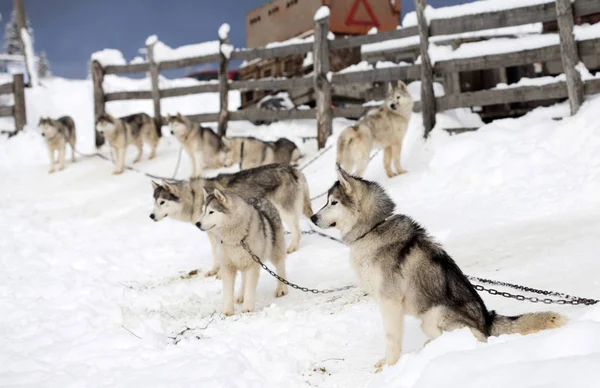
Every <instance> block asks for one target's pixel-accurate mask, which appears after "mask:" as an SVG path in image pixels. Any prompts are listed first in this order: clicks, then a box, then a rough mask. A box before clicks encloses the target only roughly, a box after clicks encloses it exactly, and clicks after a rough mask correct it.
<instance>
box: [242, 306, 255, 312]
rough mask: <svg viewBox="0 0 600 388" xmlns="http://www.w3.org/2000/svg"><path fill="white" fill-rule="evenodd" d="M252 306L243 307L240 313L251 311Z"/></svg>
mask: <svg viewBox="0 0 600 388" xmlns="http://www.w3.org/2000/svg"><path fill="white" fill-rule="evenodd" d="M252 310H254V308H252V307H244V308H242V313H251V312H252Z"/></svg>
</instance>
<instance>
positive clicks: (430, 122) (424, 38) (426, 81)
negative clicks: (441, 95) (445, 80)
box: [415, 0, 436, 137]
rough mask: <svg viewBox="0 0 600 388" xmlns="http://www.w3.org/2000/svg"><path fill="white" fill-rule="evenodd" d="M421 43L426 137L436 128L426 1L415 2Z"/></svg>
mask: <svg viewBox="0 0 600 388" xmlns="http://www.w3.org/2000/svg"><path fill="white" fill-rule="evenodd" d="M415 10H416V11H417V22H418V27H419V37H420V42H421V105H422V109H423V125H424V126H425V133H424V136H425V137H427V136H428V135H429V132H431V130H432V129H433V127H434V126H435V112H436V106H435V95H434V94H433V69H432V67H431V61H430V60H429V25H428V24H427V19H426V18H425V0H415Z"/></svg>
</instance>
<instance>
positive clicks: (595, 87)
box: [583, 79, 600, 95]
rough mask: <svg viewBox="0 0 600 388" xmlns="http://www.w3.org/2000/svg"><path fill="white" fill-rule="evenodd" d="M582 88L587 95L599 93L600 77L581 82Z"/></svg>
mask: <svg viewBox="0 0 600 388" xmlns="http://www.w3.org/2000/svg"><path fill="white" fill-rule="evenodd" d="M583 90H584V91H585V94H587V95H589V94H597V93H600V79H591V80H587V81H585V83H584V84H583Z"/></svg>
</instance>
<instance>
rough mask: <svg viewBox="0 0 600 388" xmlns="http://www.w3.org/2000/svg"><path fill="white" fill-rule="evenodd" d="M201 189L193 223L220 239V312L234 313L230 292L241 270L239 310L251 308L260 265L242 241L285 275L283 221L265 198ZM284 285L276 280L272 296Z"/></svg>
mask: <svg viewBox="0 0 600 388" xmlns="http://www.w3.org/2000/svg"><path fill="white" fill-rule="evenodd" d="M203 192H204V211H203V212H202V216H201V217H200V221H198V222H196V226H197V227H198V228H199V229H200V230H202V231H204V232H210V233H214V234H215V235H216V236H217V237H218V239H219V241H220V244H219V250H218V255H219V261H220V262H221V264H222V268H221V277H222V278H223V314H225V315H233V293H234V285H235V276H236V274H237V271H241V272H242V288H241V289H240V292H239V294H238V297H237V298H236V301H237V302H238V303H244V305H243V310H242V312H245V313H247V312H250V311H252V310H254V302H255V299H256V298H255V296H256V286H257V284H258V278H259V276H260V266H259V265H258V263H256V262H255V261H254V260H253V259H252V256H250V254H249V252H248V251H246V249H245V248H244V247H243V245H242V241H243V242H245V243H246V244H247V245H248V247H249V248H250V251H251V252H252V253H253V254H255V255H256V256H258V257H259V258H260V259H261V261H265V260H267V259H269V260H271V261H272V262H273V264H275V268H276V269H277V274H278V275H279V276H281V277H283V278H284V279H285V277H286V274H285V258H286V252H285V242H284V239H283V225H282V223H281V218H280V217H279V213H278V212H277V209H275V207H274V206H273V205H272V204H271V203H270V202H269V201H267V200H266V199H264V198H253V199H250V200H248V201H246V200H245V199H243V198H242V197H240V196H239V195H237V194H234V193H233V192H230V191H223V192H221V191H219V190H218V189H214V190H213V193H212V194H208V193H207V192H206V190H204V189H203ZM287 293H288V289H287V286H286V285H285V284H283V283H281V282H278V283H277V289H276V290H275V297H276V298H278V297H280V296H283V295H286V294H287Z"/></svg>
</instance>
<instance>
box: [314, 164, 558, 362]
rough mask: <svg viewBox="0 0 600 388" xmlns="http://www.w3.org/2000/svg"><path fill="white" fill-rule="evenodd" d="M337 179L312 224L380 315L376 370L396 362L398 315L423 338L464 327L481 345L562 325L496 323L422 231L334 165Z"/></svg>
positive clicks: (537, 319)
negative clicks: (416, 322) (343, 251)
mask: <svg viewBox="0 0 600 388" xmlns="http://www.w3.org/2000/svg"><path fill="white" fill-rule="evenodd" d="M337 174H338V181H337V182H336V183H335V184H334V185H333V186H332V187H331V189H330V190H329V193H328V197H327V203H326V204H325V206H324V207H323V208H322V209H321V210H319V211H318V212H317V213H316V214H315V215H313V216H312V217H311V220H312V221H313V222H314V223H315V224H316V225H317V226H319V227H321V228H336V229H338V230H340V232H341V234H342V236H343V237H342V238H343V240H344V242H345V243H346V244H348V245H349V246H350V263H351V266H352V268H353V269H354V271H355V273H356V275H357V277H358V279H359V283H360V285H361V287H363V288H364V290H365V291H366V292H368V293H369V294H370V295H372V296H373V298H374V299H375V301H376V302H377V304H378V306H379V309H380V310H381V314H382V316H383V322H384V327H385V336H386V345H387V349H386V354H385V358H384V359H383V360H381V361H379V362H378V363H377V364H376V365H375V366H376V368H378V369H379V368H381V367H382V366H383V365H385V364H387V365H394V364H395V363H396V362H397V361H398V359H399V357H400V351H401V347H402V326H403V321H404V315H405V314H410V315H413V316H415V317H417V318H418V319H420V320H421V328H422V330H423V332H424V333H425V334H426V335H427V336H428V337H429V338H430V339H434V338H436V337H438V336H440V335H441V334H442V332H444V331H451V330H455V329H460V328H464V327H467V328H469V329H470V330H471V331H472V332H473V334H474V335H475V337H476V338H477V339H478V340H480V341H486V340H487V338H488V337H490V336H498V335H501V334H512V333H521V334H528V333H534V332H537V331H540V330H545V329H552V328H557V327H560V326H562V325H564V324H565V323H566V321H567V319H566V318H565V317H564V316H562V315H560V314H557V313H553V312H541V313H528V314H523V315H519V316H503V315H500V314H496V312H494V311H489V310H488V309H487V308H486V306H485V305H484V303H483V301H482V299H481V297H480V296H479V294H477V291H475V289H474V288H473V286H472V285H471V283H470V282H469V281H468V280H467V278H466V277H465V275H464V274H463V273H462V271H461V270H460V268H459V267H458V266H457V265H456V263H455V262H454V260H452V258H451V257H450V256H449V255H448V254H447V253H446V252H445V251H444V249H443V248H442V247H441V246H440V245H438V244H437V243H436V242H434V241H433V239H432V238H431V237H430V236H429V235H428V234H427V232H426V231H425V229H424V228H423V227H421V226H420V225H419V224H418V223H416V222H415V221H414V220H412V219H411V218H409V217H407V216H405V215H393V212H394V208H395V204H394V202H393V201H392V200H391V199H390V197H389V196H388V195H387V194H386V192H385V191H384V189H383V188H382V187H381V186H379V185H378V184H377V183H374V182H370V181H367V180H363V179H361V178H358V177H354V176H351V175H349V174H348V173H346V172H345V171H344V170H343V169H342V168H341V167H340V166H339V165H337Z"/></svg>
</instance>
